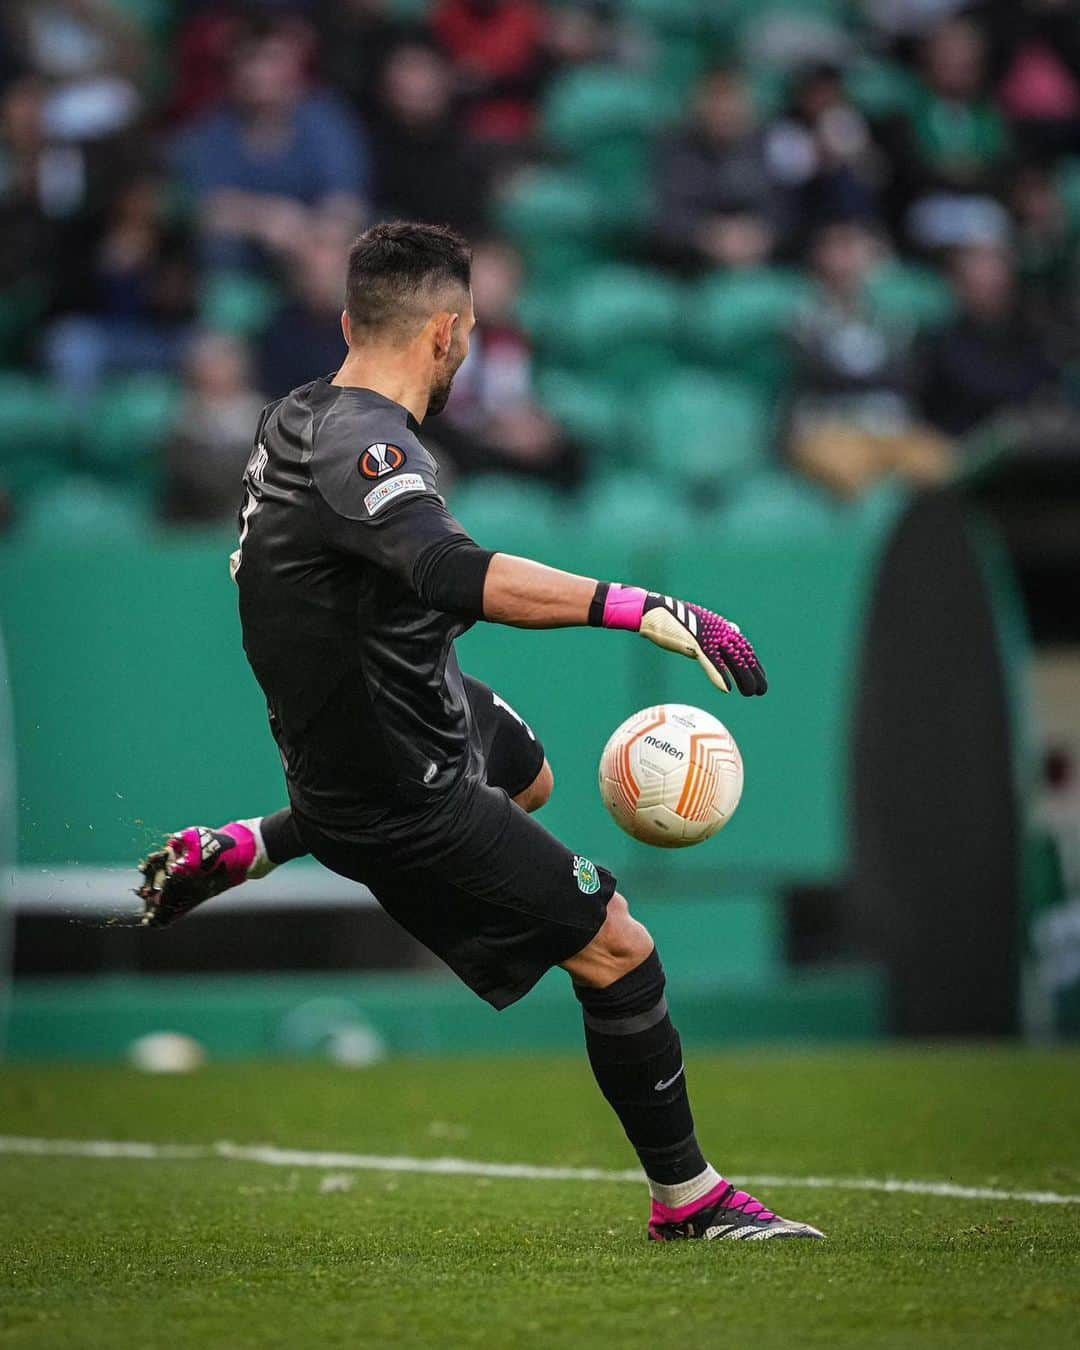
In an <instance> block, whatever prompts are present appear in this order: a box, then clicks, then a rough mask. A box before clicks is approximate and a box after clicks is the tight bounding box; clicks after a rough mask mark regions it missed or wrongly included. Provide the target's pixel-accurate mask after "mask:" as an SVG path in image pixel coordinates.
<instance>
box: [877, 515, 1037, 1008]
mask: <svg viewBox="0 0 1080 1350" xmlns="http://www.w3.org/2000/svg"><path fill="white" fill-rule="evenodd" d="M987 582H988V569H987V565H986V559H985V558H982V557H980V554H979V550H978V547H977V535H973V534H972V532H971V529H970V526H969V524H968V522H967V520H966V517H965V513H964V512H963V511H962V510H961V508H960V506H959V505H958V503H957V502H956V501H955V500H954V499H953V498H952V497H951V496H949V495H947V494H940V495H933V496H927V497H924V498H923V499H922V500H920V501H918V502H916V503H914V504H913V505H912V507H911V509H910V510H909V511H908V512H907V514H906V515H905V516H904V518H903V519H902V520H901V521H900V523H899V527H898V528H897V530H896V532H895V534H894V535H893V537H892V539H891V541H890V543H889V547H888V549H887V550H886V552H885V555H884V557H883V558H882V561H881V565H880V569H879V573H878V579H877V584H876V587H875V590H874V594H873V599H872V602H871V607H870V616H869V622H868V626H867V631H866V637H865V641H864V644H863V659H862V668H861V672H860V680H859V692H858V698H857V704H856V735H855V743H854V751H855V758H854V792H853V808H854V820H855V830H854V842H855V853H854V884H853V887H852V896H853V899H854V902H855V904H856V907H857V913H856V920H857V923H858V925H859V927H860V928H861V929H862V931H863V932H864V933H865V935H866V943H867V947H868V949H869V951H870V952H871V953H873V955H875V956H876V957H877V958H878V959H879V960H881V961H882V962H884V963H885V965H886V967H887V969H888V970H889V972H890V974H891V976H892V979H891V981H890V985H891V988H892V990H893V1009H892V1014H893V1024H894V1026H895V1027H896V1029H897V1030H899V1031H902V1032H906V1033H911V1034H926V1033H932V1032H939V1031H947V1032H949V1033H951V1034H954V1035H959V1034H965V1033H979V1034H988V1033H1002V1032H1008V1031H1013V1030H1015V1029H1016V1024H1017V997H1018V965H1017V941H1018V933H1019V923H1020V918H1019V913H1018V894H1017V892H1018V878H1019V874H1020V849H1021V829H1020V815H1021V806H1020V799H1019V794H1018V785H1017V781H1016V777H1017V774H1016V767H1017V754H1016V747H1015V746H1014V736H1013V726H1012V721H1013V719H1012V717H1011V710H1010V706H1009V696H1008V674H1009V672H1008V667H1007V665H1006V662H1015V661H1017V660H1018V659H1020V660H1021V661H1022V660H1023V650H1024V648H1023V646H1021V647H1020V648H1019V653H1018V652H1017V650H1015V649H1013V648H1015V645H1016V644H1015V642H1014V643H1012V644H1008V646H1006V644H1005V643H1003V640H1002V639H1003V637H1004V636H1005V635H1004V634H1003V632H1002V629H1001V626H1000V621H999V616H998V615H997V614H996V613H995V609H994V607H993V604H992V592H991V590H990V588H989V587H988V584H987ZM1001 603H1003V599H1002V600H999V605H1000V604H1001Z"/></svg>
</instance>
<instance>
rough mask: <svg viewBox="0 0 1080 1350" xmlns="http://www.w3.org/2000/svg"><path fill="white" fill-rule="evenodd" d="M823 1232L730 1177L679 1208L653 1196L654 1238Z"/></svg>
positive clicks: (758, 1238) (761, 1238) (756, 1237)
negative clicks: (756, 1196)
mask: <svg viewBox="0 0 1080 1350" xmlns="http://www.w3.org/2000/svg"><path fill="white" fill-rule="evenodd" d="M824 1236H825V1234H824V1233H821V1232H819V1231H818V1230H817V1229H816V1228H811V1227H810V1225H809V1224H808V1223H795V1222H794V1221H793V1220H791V1219H782V1218H781V1217H780V1216H779V1214H774V1213H773V1212H772V1210H771V1209H766V1208H765V1206H764V1205H763V1204H762V1203H761V1201H760V1200H755V1199H754V1197H753V1196H752V1195H750V1194H749V1193H748V1192H746V1191H740V1190H736V1189H735V1187H734V1186H733V1185H732V1184H731V1182H730V1181H721V1182H720V1184H719V1185H718V1186H714V1187H713V1189H712V1190H711V1191H710V1192H709V1194H708V1195H706V1196H705V1197H704V1199H702V1200H697V1201H695V1202H694V1204H692V1205H682V1206H681V1207H680V1208H678V1209H672V1208H671V1207H670V1206H669V1205H662V1204H661V1203H660V1202H659V1201H658V1200H654V1201H653V1202H652V1217H651V1218H650V1220H649V1239H650V1241H652V1242H682V1241H686V1240H688V1239H694V1238H697V1239H700V1240H701V1241H703V1242H713V1241H715V1240H716V1239H718V1238H732V1239H735V1240H736V1241H740V1240H741V1241H743V1242H765V1241H769V1240H771V1239H772V1238H823V1237H824Z"/></svg>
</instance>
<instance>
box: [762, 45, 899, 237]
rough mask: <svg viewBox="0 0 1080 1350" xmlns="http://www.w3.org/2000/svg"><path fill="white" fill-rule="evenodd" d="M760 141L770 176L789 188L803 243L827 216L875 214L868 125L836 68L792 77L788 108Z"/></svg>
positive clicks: (810, 69) (809, 70) (820, 67)
mask: <svg viewBox="0 0 1080 1350" xmlns="http://www.w3.org/2000/svg"><path fill="white" fill-rule="evenodd" d="M765 145H766V153H767V156H768V162H769V166H770V168H771V170H772V173H773V175H774V176H775V178H776V180H777V181H778V182H780V183H782V184H783V185H784V186H785V187H787V188H788V189H789V190H790V191H791V192H792V193H793V196H794V212H793V214H794V218H795V220H796V221H797V225H798V230H799V233H800V235H802V236H803V240H804V242H805V240H806V239H808V238H809V237H810V236H811V235H812V234H813V232H814V229H815V227H816V226H817V225H818V224H819V223H820V222H822V221H824V220H827V219H829V218H831V217H835V216H840V215H844V216H855V215H860V216H869V215H872V214H874V211H875V191H874V187H873V176H874V164H873V153H872V150H873V147H872V143H871V140H870V129H869V127H868V126H867V124H866V119H865V118H864V117H863V115H862V113H861V112H859V110H858V109H857V108H856V107H855V106H854V104H853V103H852V102H851V101H850V99H849V98H848V97H847V94H846V93H845V91H844V81H843V76H842V73H841V71H840V69H839V67H837V66H830V65H817V66H810V67H807V68H806V69H805V70H803V71H801V72H800V73H798V74H797V75H796V76H795V78H794V81H793V86H792V92H791V99H790V103H789V107H788V111H787V113H786V115H785V116H784V117H782V118H781V119H780V120H779V121H777V122H776V123H775V124H774V125H773V126H772V127H770V128H769V131H768V134H767V136H766V140H765Z"/></svg>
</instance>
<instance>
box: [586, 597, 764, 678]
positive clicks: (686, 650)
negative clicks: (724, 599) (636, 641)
mask: <svg viewBox="0 0 1080 1350" xmlns="http://www.w3.org/2000/svg"><path fill="white" fill-rule="evenodd" d="M589 623H590V624H592V625H594V626H597V627H601V628H629V629H630V630H631V631H632V632H634V633H640V634H641V635H642V637H647V638H648V639H649V641H650V642H655V643H656V645H657V646H658V647H664V648H665V649H666V650H667V651H669V652H682V654H683V655H684V656H689V657H691V658H692V659H693V660H695V661H697V662H698V664H699V665H700V666H701V668H702V669H703V670H704V671H705V674H706V675H708V677H709V679H710V680H712V682H713V684H715V685H716V687H717V689H720V690H722V691H723V692H724V693H725V694H730V693H731V690H732V689H733V688H734V689H738V691H739V693H740V694H745V695H746V696H747V697H748V698H749V697H750V696H752V695H754V694H764V692H765V691H766V689H768V687H769V685H768V681H767V680H766V679H765V672H764V670H762V668H761V662H760V661H759V660H758V658H757V652H755V651H754V649H753V647H752V646H751V645H750V643H749V642H748V641H747V639H746V638H744V637H743V635H742V630H741V629H740V628H739V626H738V624H734V623H732V622H731V621H730V620H729V619H724V618H721V616H720V615H719V614H714V613H713V612H712V610H711V609H703V608H702V607H701V605H691V604H687V602H686V601H685V600H676V599H674V598H673V597H672V596H670V595H659V594H658V593H657V592H656V591H643V590H641V588H640V587H638V586H621V585H619V583H618V582H606V581H602V582H600V583H599V584H598V585H597V587H596V594H595V595H594V597H593V603H592V607H591V608H590V611H589Z"/></svg>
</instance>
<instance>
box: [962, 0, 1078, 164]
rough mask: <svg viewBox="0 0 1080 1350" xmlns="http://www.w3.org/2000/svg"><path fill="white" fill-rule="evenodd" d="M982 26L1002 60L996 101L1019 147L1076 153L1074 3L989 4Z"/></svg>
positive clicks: (1007, 0)
mask: <svg viewBox="0 0 1080 1350" xmlns="http://www.w3.org/2000/svg"><path fill="white" fill-rule="evenodd" d="M985 22H988V23H989V26H990V33H991V35H992V36H996V39H997V45H998V47H999V48H1000V56H1001V57H1002V59H1003V67H1004V69H1003V73H1002V77H1001V80H1000V83H999V87H998V97H999V101H1000V103H1001V106H1002V108H1003V109H1004V111H1005V112H1006V113H1007V114H1008V117H1009V120H1010V122H1011V123H1012V125H1013V128H1014V130H1015V132H1016V135H1017V139H1018V140H1019V142H1020V144H1021V145H1022V146H1023V147H1024V148H1025V150H1026V149H1028V148H1034V149H1036V150H1037V151H1040V152H1041V153H1043V154H1058V153H1061V152H1062V151H1069V150H1071V151H1074V152H1075V151H1076V150H1080V4H1078V3H1077V0H1034V2H1033V0H1021V2H1020V3H1017V0H995V3H993V4H991V5H990V13H989V16H988V18H987V20H985Z"/></svg>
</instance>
